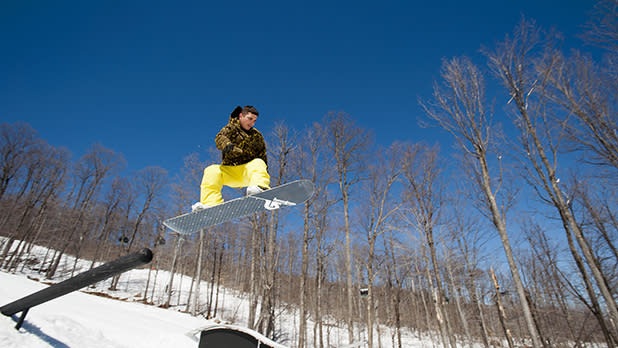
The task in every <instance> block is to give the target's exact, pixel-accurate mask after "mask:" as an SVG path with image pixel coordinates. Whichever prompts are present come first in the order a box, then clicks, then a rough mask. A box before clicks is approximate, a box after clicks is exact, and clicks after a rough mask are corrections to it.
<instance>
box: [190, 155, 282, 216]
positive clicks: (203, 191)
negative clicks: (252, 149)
mask: <svg viewBox="0 0 618 348" xmlns="http://www.w3.org/2000/svg"><path fill="white" fill-rule="evenodd" d="M223 185H225V186H229V187H246V186H253V185H258V186H261V187H263V188H270V186H269V185H270V176H269V175H268V171H267V168H266V163H264V161H263V160H262V159H260V158H256V159H254V160H252V161H251V162H248V163H245V164H241V165H238V166H225V165H222V164H213V165H210V166H208V167H206V169H204V176H203V177H202V184H201V185H200V202H202V204H204V205H206V206H213V205H217V204H221V203H223V196H222V195H221V189H222V188H223Z"/></svg>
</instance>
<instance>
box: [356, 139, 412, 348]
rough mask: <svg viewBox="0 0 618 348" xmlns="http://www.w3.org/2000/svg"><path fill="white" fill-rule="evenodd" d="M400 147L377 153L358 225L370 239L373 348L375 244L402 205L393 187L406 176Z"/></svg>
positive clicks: (370, 334)
mask: <svg viewBox="0 0 618 348" xmlns="http://www.w3.org/2000/svg"><path fill="white" fill-rule="evenodd" d="M400 146H401V145H400V144H397V143H395V144H392V145H391V146H390V147H389V148H388V149H386V150H381V149H379V150H377V152H376V154H379V155H377V156H376V159H377V160H376V161H375V162H374V164H371V165H369V166H368V172H369V174H368V180H367V182H366V185H365V187H366V189H365V192H366V193H367V194H366V197H367V200H366V201H365V204H363V205H362V208H361V210H360V211H359V215H360V218H359V221H360V223H361V224H362V228H363V230H364V232H365V237H366V239H367V258H366V260H365V261H364V263H365V269H366V270H367V285H368V287H367V307H366V312H367V333H368V335H367V340H368V345H369V347H373V338H374V337H373V330H374V321H375V319H374V317H375V310H374V306H375V305H376V299H375V298H374V288H373V286H374V282H375V278H376V272H377V269H376V268H377V267H376V265H375V263H376V258H377V257H376V243H377V241H378V238H380V237H381V236H382V235H383V234H384V233H385V232H386V231H387V230H388V229H389V223H391V222H392V220H393V218H394V215H395V213H397V211H398V210H399V208H400V206H401V205H402V204H403V202H402V200H401V199H397V198H399V197H395V196H394V194H393V190H394V186H395V184H396V183H397V182H398V181H399V179H400V175H401V173H402V172H403V166H402V165H401V162H402V156H401V155H402V154H401V151H400V149H399V148H400Z"/></svg>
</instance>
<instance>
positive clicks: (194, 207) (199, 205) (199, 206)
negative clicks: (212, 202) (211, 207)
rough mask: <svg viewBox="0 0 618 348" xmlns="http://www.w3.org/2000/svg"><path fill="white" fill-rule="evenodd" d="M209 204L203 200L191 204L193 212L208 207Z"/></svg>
mask: <svg viewBox="0 0 618 348" xmlns="http://www.w3.org/2000/svg"><path fill="white" fill-rule="evenodd" d="M206 208H208V206H206V205H204V203H202V202H197V203H195V204H193V205H192V206H191V212H194V211H198V210H202V209H206Z"/></svg>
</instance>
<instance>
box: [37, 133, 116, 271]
mask: <svg viewBox="0 0 618 348" xmlns="http://www.w3.org/2000/svg"><path fill="white" fill-rule="evenodd" d="M122 163H123V159H122V157H121V156H118V155H117V154H116V153H115V152H114V151H112V150H110V149H107V148H105V147H103V146H102V145H101V144H93V145H92V147H91V148H90V149H89V150H88V152H87V153H86V154H85V155H84V156H82V158H81V159H80V161H79V162H78V163H77V164H76V166H75V168H74V173H73V175H74V179H73V180H74V190H73V191H72V203H69V204H72V207H71V212H72V215H73V223H72V224H71V226H70V227H69V228H68V230H67V231H66V233H64V234H63V235H62V241H61V247H60V251H59V252H58V254H57V255H56V258H55V260H54V262H53V264H52V265H51V267H50V268H49V269H48V271H47V273H46V274H45V276H46V277H47V278H48V279H51V278H52V277H53V276H54V274H55V273H56V270H57V268H58V264H59V263H60V260H61V259H62V257H63V255H64V253H65V252H66V250H67V249H68V248H69V246H70V245H71V244H72V243H75V242H76V241H75V240H74V236H75V234H76V233H83V231H82V230H81V228H82V226H83V222H84V219H85V217H86V216H87V215H88V214H89V213H90V212H91V209H92V208H93V207H94V203H95V201H96V196H97V193H98V192H99V190H100V189H101V187H102V185H103V182H104V180H105V179H106V178H107V177H108V176H109V175H110V174H111V173H112V172H113V170H115V169H117V168H118V167H119V166H120V165H121V164H122ZM80 239H81V238H80Z"/></svg>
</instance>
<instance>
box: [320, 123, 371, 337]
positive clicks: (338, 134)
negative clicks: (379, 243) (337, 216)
mask: <svg viewBox="0 0 618 348" xmlns="http://www.w3.org/2000/svg"><path fill="white" fill-rule="evenodd" d="M324 123H325V124H326V134H327V135H326V138H327V144H328V147H329V149H330V152H331V154H332V155H333V157H334V158H335V168H336V170H337V181H338V183H339V190H340V192H341V196H342V199H343V219H344V233H345V263H346V264H345V269H346V297H347V313H346V318H347V324H348V339H349V342H350V343H352V342H354V301H353V300H354V293H355V291H354V287H353V279H354V274H353V268H352V248H351V235H350V211H349V209H350V195H351V193H352V192H351V191H352V187H353V186H354V185H355V184H356V183H358V182H359V181H360V180H361V175H362V170H360V168H362V166H364V165H365V159H364V154H365V153H366V151H367V148H368V146H369V135H368V134H367V132H366V131H365V130H364V129H362V128H359V127H357V126H356V125H355V124H354V122H353V120H352V118H351V117H350V116H349V115H347V114H345V113H343V112H339V113H332V112H331V113H329V114H328V115H327V116H326V119H325V121H324Z"/></svg>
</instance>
